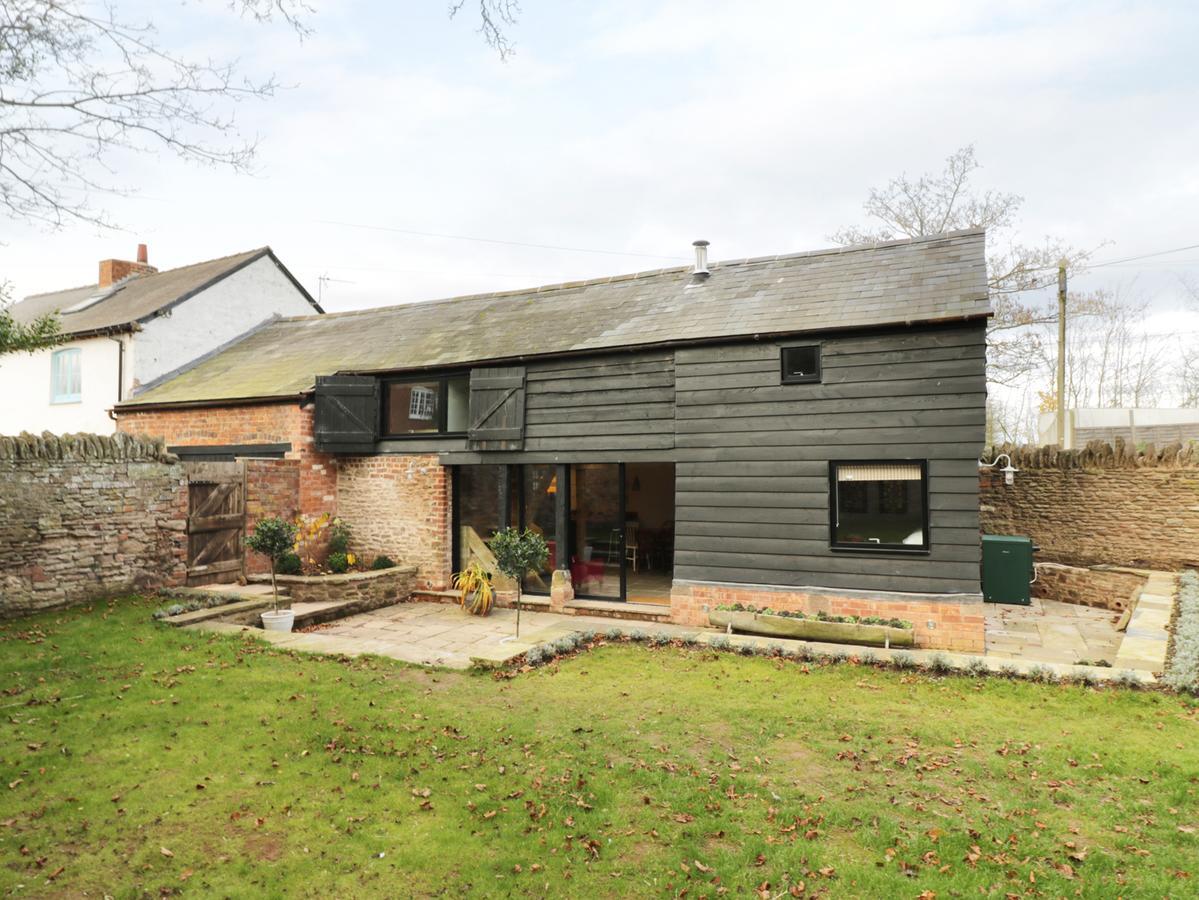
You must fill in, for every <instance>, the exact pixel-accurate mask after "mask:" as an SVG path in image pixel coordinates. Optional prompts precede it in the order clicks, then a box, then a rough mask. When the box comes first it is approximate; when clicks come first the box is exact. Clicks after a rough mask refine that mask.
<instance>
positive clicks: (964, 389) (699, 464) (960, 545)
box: [674, 324, 986, 593]
mask: <svg viewBox="0 0 1199 900" xmlns="http://www.w3.org/2000/svg"><path fill="white" fill-rule="evenodd" d="M779 346H780V345H779V343H776V342H763V343H760V344H739V345H732V346H724V347H697V348H694V349H687V350H679V351H677V352H676V354H675V385H676V388H675V391H676V408H675V446H676V449H675V454H674V458H675V460H676V462H677V465H676V471H675V475H676V501H675V502H676V515H675V572H674V575H675V578H676V579H682V580H696V581H724V582H736V583H746V584H774V585H795V586H813V587H828V588H847V589H860V590H896V591H916V592H936V593H940V592H958V591H963V592H976V591H977V590H978V588H979V575H978V566H979V554H980V541H979V517H978V463H977V459H978V454H979V453H980V451H981V449H982V444H983V438H984V429H985V419H986V412H985V410H986V383H985V377H984V372H985V353H986V346H985V337H984V326H983V325H982V324H977V325H971V326H964V327H963V326H959V327H952V328H941V329H921V330H914V329H913V330H908V331H899V332H892V333H877V334H873V335H863V336H840V337H828V338H825V339H824V340H823V341H822V359H821V362H822V381H821V382H820V383H817V384H794V385H781V384H780V383H779V381H780V379H779ZM851 459H853V460H862V459H885V460H893V459H926V460H928V473H929V475H928V497H929V517H930V533H929V537H930V543H931V549H930V551H929V552H928V553H925V554H919V555H902V554H888V553H886V552H878V551H874V552H872V551H858V552H846V551H837V550H832V549H830V547H829V532H828V528H829V526H828V522H829V482H828V478H829V475H828V472H829V467H828V462H829V460H851Z"/></svg>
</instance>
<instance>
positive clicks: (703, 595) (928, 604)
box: [670, 581, 986, 653]
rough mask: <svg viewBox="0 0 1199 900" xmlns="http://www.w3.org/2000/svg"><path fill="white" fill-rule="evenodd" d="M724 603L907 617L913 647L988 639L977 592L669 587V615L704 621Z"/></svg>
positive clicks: (684, 621) (966, 646) (976, 646)
mask: <svg viewBox="0 0 1199 900" xmlns="http://www.w3.org/2000/svg"><path fill="white" fill-rule="evenodd" d="M726 603H743V604H747V605H752V606H756V607H770V608H771V609H777V610H785V611H788V612H803V613H808V614H812V615H814V614H815V613H818V612H823V613H826V614H828V615H830V616H882V617H886V618H896V619H906V620H907V621H909V622H911V623H912V625H913V626H914V637H915V641H916V647H917V648H919V649H921V650H929V649H936V650H954V651H958V652H961V653H982V652H983V650H984V649H985V644H986V624H985V615H984V612H983V600H982V595H976V594H946V595H939V594H898V593H896V594H879V593H868V592H857V591H825V590H821V589H818V588H786V587H762V586H758V585H749V584H721V583H718V582H701V581H676V582H675V583H674V586H673V587H672V589H671V592H670V611H671V621H673V622H676V623H678V624H679V625H707V624H708V611H709V610H711V609H715V608H716V607H717V606H719V605H721V604H726Z"/></svg>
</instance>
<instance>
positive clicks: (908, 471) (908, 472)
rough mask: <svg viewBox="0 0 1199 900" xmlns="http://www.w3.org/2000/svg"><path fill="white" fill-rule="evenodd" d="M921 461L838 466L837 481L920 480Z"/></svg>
mask: <svg viewBox="0 0 1199 900" xmlns="http://www.w3.org/2000/svg"><path fill="white" fill-rule="evenodd" d="M919 480H920V465H919V463H867V464H863V465H853V466H837V481H919Z"/></svg>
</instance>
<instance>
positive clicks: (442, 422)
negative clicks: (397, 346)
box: [379, 370, 470, 441]
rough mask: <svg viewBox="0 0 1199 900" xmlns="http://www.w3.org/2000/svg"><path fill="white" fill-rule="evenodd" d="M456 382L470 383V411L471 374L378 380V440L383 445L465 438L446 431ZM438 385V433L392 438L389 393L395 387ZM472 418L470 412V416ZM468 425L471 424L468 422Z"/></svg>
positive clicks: (467, 394) (459, 433)
mask: <svg viewBox="0 0 1199 900" xmlns="http://www.w3.org/2000/svg"><path fill="white" fill-rule="evenodd" d="M455 378H465V379H467V386H466V402H467V409H468V410H469V408H470V371H469V370H464V371H455V372H436V373H432V374H425V375H421V374H411V375H389V376H387V377H385V378H380V379H379V388H380V391H379V440H381V441H419V440H426V441H427V440H430V439H432V438H464V437H466V434H467V433H466V431H447V430H446V427H447V425H448V423H449V416H450V404H449V394H450V381H452V380H453V379H455ZM434 381H435V382H437V430H436V431H414V432H409V433H407V434H405V433H399V434H391V433H390V432H388V431H387V406H388V389H389V388H390V387H391V385H393V384H428V383H430V382H434ZM468 418H469V412H468ZM468 425H469V422H468Z"/></svg>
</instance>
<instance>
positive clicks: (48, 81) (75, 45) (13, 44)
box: [0, 0, 310, 227]
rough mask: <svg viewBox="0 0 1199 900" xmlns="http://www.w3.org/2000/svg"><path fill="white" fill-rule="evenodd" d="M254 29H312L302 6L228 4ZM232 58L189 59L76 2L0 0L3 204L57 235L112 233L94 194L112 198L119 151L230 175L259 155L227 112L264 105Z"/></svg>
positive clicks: (111, 9) (255, 0)
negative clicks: (162, 154)
mask: <svg viewBox="0 0 1199 900" xmlns="http://www.w3.org/2000/svg"><path fill="white" fill-rule="evenodd" d="M228 6H229V8H230V9H231V10H234V11H237V12H240V14H241V15H242V16H244V17H245V18H248V19H251V20H252V21H254V22H259V23H262V22H271V21H274V20H276V19H278V20H281V21H283V22H285V23H286V24H287V25H288V26H289V27H291V28H292V29H294V30H295V31H296V33H297V34H298V35H300V37H301V38H303V37H304V36H306V35H307V34H308V33H309V29H308V26H307V24H306V17H307V15H308V14H309V13H310V8H309V6H308V5H307V4H306V3H305V2H304V0H229V2H228ZM276 87H277V85H276V82H275V81H274V79H273V78H268V79H266V80H263V81H253V80H250V79H249V78H246V77H244V76H242V75H241V74H240V73H239V71H238V69H237V67H236V65H235V64H234V63H231V62H217V61H213V60H211V59H209V60H196V59H189V58H186V57H184V56H182V55H180V54H177V53H174V52H172V51H170V50H168V49H166V48H164V47H162V46H160V45H159V44H158V43H157V37H156V32H155V29H154V26H153V24H152V23H150V22H145V23H133V22H127V21H124V20H122V19H120V18H119V17H118V14H117V9H116V7H115V6H114V5H111V4H109V3H105V4H103V5H99V6H97V5H96V4H91V3H86V2H84V0H0V207H3V208H5V209H7V211H8V212H9V213H10V214H11V215H12V216H13V217H15V218H18V219H24V220H26V221H33V222H40V223H44V224H46V225H49V226H51V227H59V226H62V225H63V224H65V223H66V222H68V221H79V222H87V223H91V224H95V225H101V226H109V225H111V224H112V223H111V222H110V221H109V220H108V218H107V217H106V216H105V214H104V213H103V212H102V211H100V210H98V209H97V208H96V205H95V202H94V198H95V195H97V194H112V193H115V194H120V193H122V190H121V186H120V185H119V184H117V183H115V179H114V178H113V177H112V175H113V173H112V168H111V166H110V165H109V160H110V159H111V158H112V157H113V156H114V154H116V153H118V152H119V151H133V152H149V151H154V150H158V149H162V148H166V149H169V150H170V151H172V152H173V153H174V154H175V155H176V156H178V157H180V158H182V159H185V160H189V161H192V162H198V163H203V164H207V165H215V166H226V167H230V168H233V169H237V170H244V169H246V168H248V167H249V165H250V164H251V162H252V160H253V158H254V152H255V149H256V143H255V141H253V140H246V139H244V138H243V137H242V136H241V135H240V133H239V130H238V128H237V123H236V121H235V118H234V116H233V108H234V107H235V106H236V105H237V104H238V103H241V102H243V101H245V100H252V99H262V98H266V97H270V96H272V95H273V94H274V92H275V90H276Z"/></svg>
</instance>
